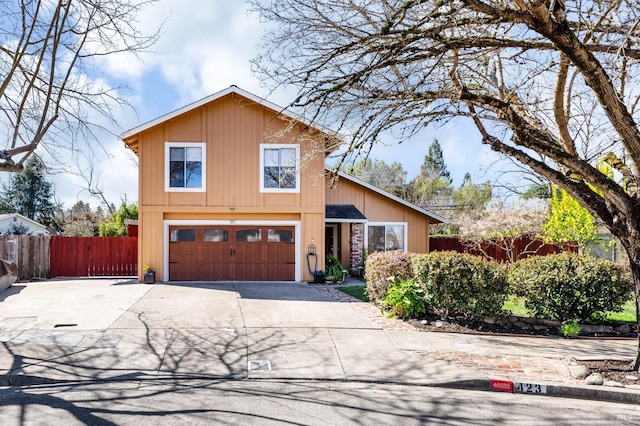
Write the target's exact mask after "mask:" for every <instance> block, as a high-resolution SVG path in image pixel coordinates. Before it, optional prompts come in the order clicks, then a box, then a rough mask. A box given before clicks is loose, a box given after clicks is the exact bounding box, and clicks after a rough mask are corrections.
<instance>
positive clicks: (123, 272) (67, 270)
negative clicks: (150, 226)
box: [50, 236, 138, 277]
mask: <svg viewBox="0 0 640 426" xmlns="http://www.w3.org/2000/svg"><path fill="white" fill-rule="evenodd" d="M50 253H51V254H50V255H51V259H50V270H51V272H50V276H51V277H86V276H135V275H138V238H137V237H58V236H52V237H51V251H50Z"/></svg>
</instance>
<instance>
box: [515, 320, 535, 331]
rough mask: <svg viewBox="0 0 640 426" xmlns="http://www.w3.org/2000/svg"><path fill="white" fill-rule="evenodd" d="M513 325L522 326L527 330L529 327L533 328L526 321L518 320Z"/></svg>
mask: <svg viewBox="0 0 640 426" xmlns="http://www.w3.org/2000/svg"><path fill="white" fill-rule="evenodd" d="M513 325H515V326H516V327H518V328H521V329H523V330H527V329H529V328H531V326H530V325H529V324H527V323H526V322H522V321H516V322H514V323H513Z"/></svg>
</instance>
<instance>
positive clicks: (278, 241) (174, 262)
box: [168, 224, 296, 281]
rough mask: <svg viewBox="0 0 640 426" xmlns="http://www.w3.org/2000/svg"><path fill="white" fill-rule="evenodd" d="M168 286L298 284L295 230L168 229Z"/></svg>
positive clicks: (265, 227)
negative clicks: (195, 283)
mask: <svg viewBox="0 0 640 426" xmlns="http://www.w3.org/2000/svg"><path fill="white" fill-rule="evenodd" d="M168 234H169V235H168V237H169V238H168V242H169V244H168V245H169V247H168V269H169V281H228V280H233V281H294V280H295V279H296V244H295V242H296V227H295V226H275V225H251V224H247V225H237V226H234V225H221V224H211V225H189V224H184V225H170V226H168Z"/></svg>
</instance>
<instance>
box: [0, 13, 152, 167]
mask: <svg viewBox="0 0 640 426" xmlns="http://www.w3.org/2000/svg"><path fill="white" fill-rule="evenodd" d="M155 1H156V0H99V1H98V0H2V1H0V28H1V30H0V111H1V113H2V115H1V116H0V136H1V137H2V139H3V140H2V142H0V171H9V172H17V171H20V170H22V166H23V163H24V162H25V161H26V159H27V158H28V157H29V156H31V154H33V152H34V151H35V150H36V149H37V148H38V147H39V146H41V147H42V149H46V150H48V151H49V153H50V154H51V155H52V156H53V157H54V158H55V157H56V156H58V155H59V154H60V151H61V150H65V151H67V150H76V149H77V148H78V147H80V146H82V144H91V143H92V142H94V141H95V140H96V139H97V138H96V137H95V136H96V130H98V129H103V128H104V127H105V123H107V124H113V120H114V117H115V109H117V108H122V107H127V106H128V105H127V102H126V101H125V100H124V99H123V98H122V97H121V96H120V95H119V94H118V88H117V87H112V86H109V85H108V84H106V83H105V81H104V80H102V79H101V77H102V75H101V74H100V70H99V69H98V65H99V61H98V60H99V59H101V58H104V57H105V56H107V55H112V54H116V53H129V54H132V55H136V54H138V53H140V52H143V51H145V50H147V49H149V48H150V47H151V46H152V45H153V44H154V43H155V41H156V39H157V35H158V34H157V33H150V34H146V33H144V32H142V31H140V30H139V29H138V28H137V27H136V24H137V22H138V21H137V20H138V15H139V14H140V13H141V11H142V10H143V8H144V7H145V6H147V5H149V4H151V3H154V2H155Z"/></svg>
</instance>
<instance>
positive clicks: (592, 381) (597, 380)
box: [584, 374, 604, 386]
mask: <svg viewBox="0 0 640 426" xmlns="http://www.w3.org/2000/svg"><path fill="white" fill-rule="evenodd" d="M603 383H604V379H603V378H602V376H601V375H599V374H592V375H590V376H589V377H587V378H586V379H584V384H585V385H596V386H598V385H601V384H603Z"/></svg>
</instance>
